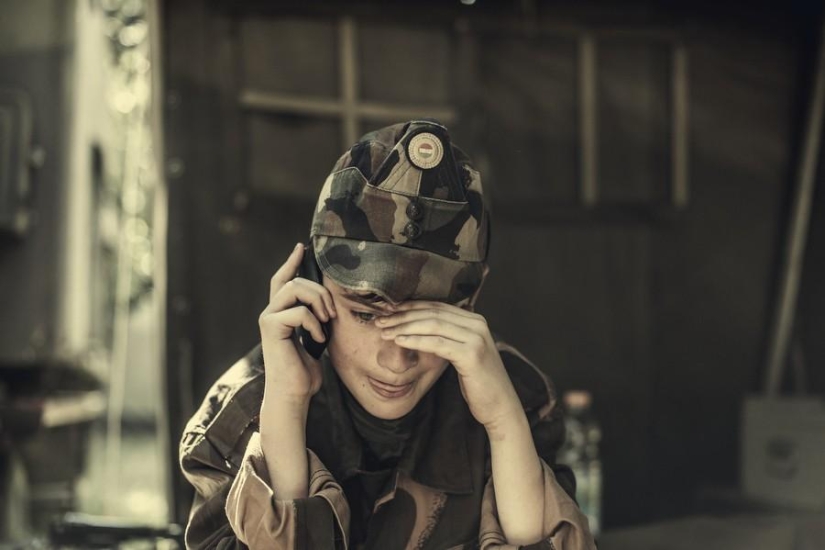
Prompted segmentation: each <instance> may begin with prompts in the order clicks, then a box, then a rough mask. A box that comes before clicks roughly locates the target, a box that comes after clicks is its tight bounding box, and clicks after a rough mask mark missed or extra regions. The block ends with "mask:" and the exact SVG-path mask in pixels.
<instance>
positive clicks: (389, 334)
mask: <svg viewBox="0 0 825 550" xmlns="http://www.w3.org/2000/svg"><path fill="white" fill-rule="evenodd" d="M391 337H392V332H391V331H389V330H382V331H381V338H391Z"/></svg>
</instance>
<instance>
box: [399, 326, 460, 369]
mask: <svg viewBox="0 0 825 550" xmlns="http://www.w3.org/2000/svg"><path fill="white" fill-rule="evenodd" d="M395 343H396V344H398V345H399V346H401V347H402V348H407V349H414V350H417V351H420V352H424V353H432V354H434V355H437V356H439V357H441V358H443V359H446V360H447V361H450V362H451V363H453V365H455V366H456V367H458V364H459V363H460V361H459V360H460V358H461V357H462V355H463V353H462V351H463V350H462V347H463V346H464V345H465V344H464V343H463V342H456V341H455V340H451V339H449V338H445V337H444V336H434V335H426V336H425V335H421V334H401V335H398V336H396V337H395Z"/></svg>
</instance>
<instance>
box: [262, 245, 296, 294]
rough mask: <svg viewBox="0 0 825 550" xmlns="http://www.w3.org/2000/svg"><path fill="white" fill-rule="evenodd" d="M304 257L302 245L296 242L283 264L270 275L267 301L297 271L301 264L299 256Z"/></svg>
mask: <svg viewBox="0 0 825 550" xmlns="http://www.w3.org/2000/svg"><path fill="white" fill-rule="evenodd" d="M303 257H304V245H302V244H301V243H298V244H296V245H295V248H293V249H292V252H291V253H290V254H289V257H288V258H287V259H286V261H285V262H284V263H283V265H282V266H281V267H280V268H278V271H276V272H275V275H273V276H272V279H270V281H269V301H270V302H271V301H272V299H273V298H274V297H275V295H276V294H277V293H278V292H279V291H280V290H281V288H282V287H283V286H284V285H285V284H286V283H287V282H288V281H291V280H292V279H293V278H294V277H295V274H296V273H298V267H299V266H300V265H301V258H303Z"/></svg>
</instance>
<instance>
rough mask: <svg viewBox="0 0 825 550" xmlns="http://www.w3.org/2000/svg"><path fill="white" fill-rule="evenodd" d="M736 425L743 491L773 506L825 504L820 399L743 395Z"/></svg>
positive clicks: (823, 404)
mask: <svg viewBox="0 0 825 550" xmlns="http://www.w3.org/2000/svg"><path fill="white" fill-rule="evenodd" d="M742 428H743V429H742V488H743V491H744V493H745V494H746V495H747V496H749V497H751V498H754V499H757V500H760V501H764V502H767V503H771V504H776V505H779V506H786V507H792V508H799V509H805V510H822V509H825V401H823V400H822V399H819V398H808V397H802V398H781V399H767V398H765V397H749V398H747V399H746V400H745V406H744V408H743V418H742Z"/></svg>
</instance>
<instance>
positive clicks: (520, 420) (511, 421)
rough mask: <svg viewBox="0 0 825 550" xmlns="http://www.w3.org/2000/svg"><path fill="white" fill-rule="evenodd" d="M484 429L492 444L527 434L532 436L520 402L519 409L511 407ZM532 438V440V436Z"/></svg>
mask: <svg viewBox="0 0 825 550" xmlns="http://www.w3.org/2000/svg"><path fill="white" fill-rule="evenodd" d="M484 429H485V430H486V431H487V437H488V438H489V439H490V442H491V443H492V442H495V441H504V440H506V439H508V438H513V437H521V436H522V435H523V434H525V433H527V434H530V424H529V422H528V421H527V415H525V414H524V409H523V408H522V407H521V403H520V402H519V404H518V407H510V408H509V409H507V410H506V411H504V412H502V413H501V414H498V415H496V416H494V418H493V420H492V421H490V422H488V423H487V424H485V425H484ZM530 437H531V438H532V435H531V436H530Z"/></svg>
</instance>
